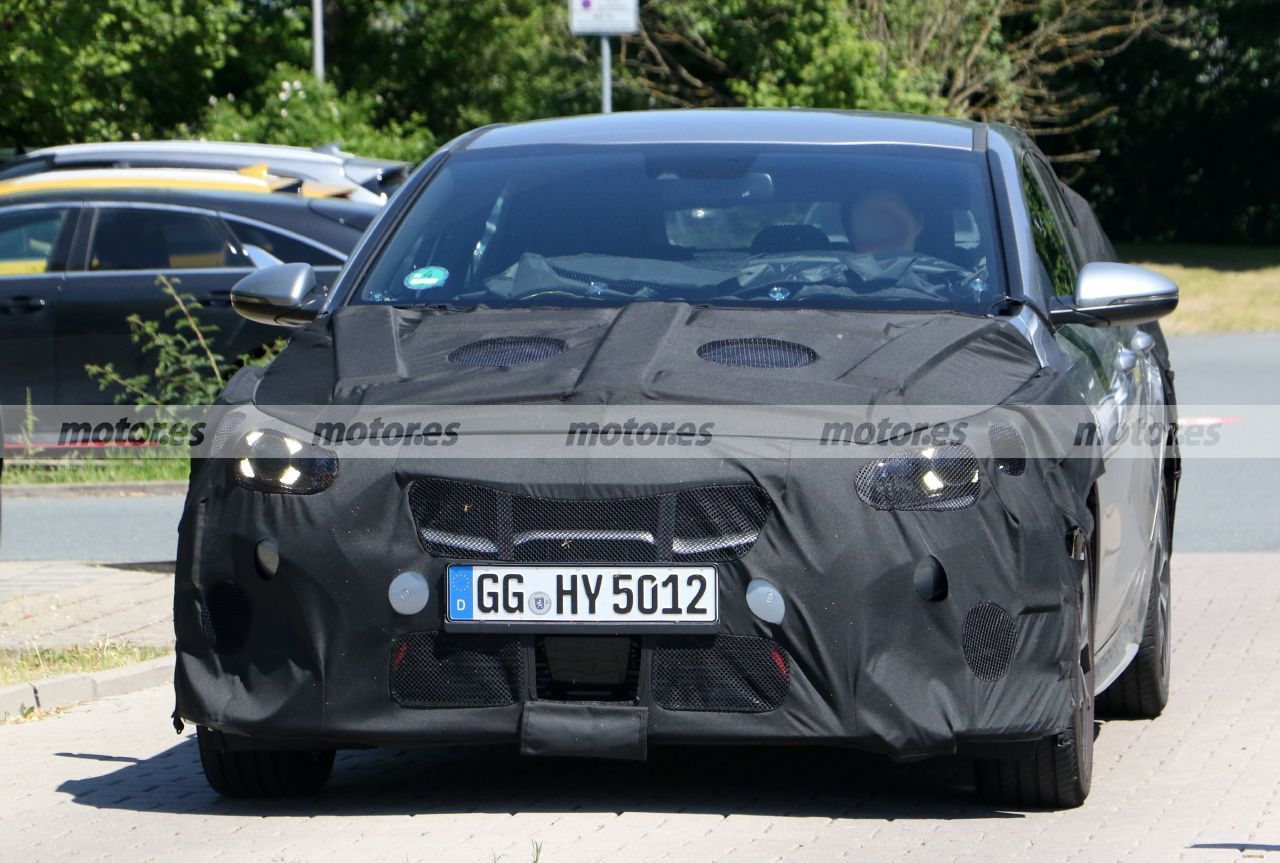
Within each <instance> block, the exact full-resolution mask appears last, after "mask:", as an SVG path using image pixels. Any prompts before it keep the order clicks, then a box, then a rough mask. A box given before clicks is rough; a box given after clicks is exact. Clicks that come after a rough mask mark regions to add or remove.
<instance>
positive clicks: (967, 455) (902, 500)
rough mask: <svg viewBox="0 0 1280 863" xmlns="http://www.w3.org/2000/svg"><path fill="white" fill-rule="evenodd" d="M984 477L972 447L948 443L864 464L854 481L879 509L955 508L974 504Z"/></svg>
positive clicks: (865, 499)
mask: <svg viewBox="0 0 1280 863" xmlns="http://www.w3.org/2000/svg"><path fill="white" fill-rule="evenodd" d="M981 476H982V473H981V470H980V469H979V466H978V457H977V456H976V455H974V452H973V450H972V449H970V448H969V447H967V446H964V445H963V444H948V445H946V446H934V447H927V448H925V449H922V450H918V451H916V452H912V453H909V454H904V455H896V456H890V457H889V458H884V459H880V460H879V461H875V462H872V463H871V464H868V465H863V467H862V468H861V469H860V470H859V471H858V473H857V475H856V476H855V477H854V481H853V484H854V488H856V489H857V491H858V497H860V498H862V501H863V502H864V503H867V504H869V505H871V506H873V507H875V508H876V509H886V510H953V509H964V508H965V507H968V506H973V504H974V501H976V500H977V499H978V492H979V491H981V489H982V485H981Z"/></svg>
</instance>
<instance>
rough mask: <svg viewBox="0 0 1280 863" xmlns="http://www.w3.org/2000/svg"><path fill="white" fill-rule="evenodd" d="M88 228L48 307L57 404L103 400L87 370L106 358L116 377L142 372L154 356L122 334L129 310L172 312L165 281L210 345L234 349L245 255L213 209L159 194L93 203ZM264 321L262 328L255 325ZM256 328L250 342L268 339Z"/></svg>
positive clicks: (161, 315) (149, 314)
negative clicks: (149, 199)
mask: <svg viewBox="0 0 1280 863" xmlns="http://www.w3.org/2000/svg"><path fill="white" fill-rule="evenodd" d="M86 216H87V219H88V221H89V227H88V229H87V231H82V232H81V233H82V235H83V239H82V241H81V242H80V244H79V245H80V248H79V250H78V252H77V254H76V256H75V257H76V260H75V265H74V266H73V267H71V268H70V269H69V271H68V272H67V274H66V279H65V283H64V286H63V291H62V297H61V299H60V301H59V304H58V310H57V315H56V332H55V347H56V350H57V353H58V373H57V397H58V400H59V401H60V402H61V403H65V404H102V403H109V402H111V401H113V400H114V398H115V396H116V391H108V392H103V391H102V390H101V389H100V388H99V386H98V384H96V383H95V382H94V381H93V380H92V379H91V378H90V377H89V375H88V374H87V373H86V371H85V366H86V365H89V364H95V365H105V364H106V363H111V364H112V365H113V367H114V368H115V370H116V371H117V372H118V373H119V374H120V375H121V376H123V377H126V378H127V377H130V376H132V375H136V374H139V373H142V372H148V373H149V372H151V371H152V369H153V363H154V358H153V357H152V356H150V355H149V354H145V353H143V352H142V351H140V350H139V348H138V346H137V345H135V344H134V342H133V340H132V338H131V329H130V326H129V323H128V318H129V316H130V315H134V314H136V315H138V316H140V317H141V318H142V319H144V320H157V321H164V322H166V328H168V329H172V327H173V326H174V325H175V324H176V323H177V321H178V319H179V318H178V314H177V311H176V305H175V303H174V302H173V300H172V298H171V297H170V296H169V295H168V294H167V293H166V292H165V290H164V283H165V282H166V281H167V282H168V283H169V284H171V285H172V286H173V287H174V289H175V290H176V291H177V292H178V293H179V294H180V295H182V296H184V297H191V298H194V299H195V300H196V302H197V303H198V304H199V306H200V308H199V309H198V310H196V311H195V312H194V315H195V318H196V320H197V321H198V323H199V325H200V327H201V330H202V332H203V334H204V335H205V337H206V339H207V340H208V342H209V344H210V347H211V348H212V349H213V350H214V351H215V352H217V353H219V354H220V355H221V356H222V357H223V358H224V359H234V358H235V357H236V356H238V354H239V353H240V352H242V351H240V350H239V348H240V346H241V345H242V344H244V342H243V339H241V334H242V331H243V330H245V329H246V328H247V327H248V326H249V325H248V322H247V321H244V320H243V319H242V318H240V317H239V316H238V315H236V314H235V313H234V311H233V310H232V309H231V302H230V298H231V287H232V285H234V284H235V283H236V282H237V281H239V280H240V279H241V278H243V277H244V276H246V275H248V274H249V273H250V272H253V270H254V269H255V267H254V265H253V263H252V262H251V261H250V260H249V258H248V256H247V255H245V253H244V251H243V250H242V249H241V248H240V247H239V245H238V244H237V243H236V242H235V241H234V239H233V238H232V237H231V235H230V234H229V233H228V231H227V229H226V227H225V225H223V224H222V222H221V220H220V219H219V217H218V216H217V214H216V213H212V212H209V211H205V210H201V209H197V208H190V207H179V206H169V205H161V204H141V203H139V204H131V203H116V202H111V203H95V204H93V205H91V206H90V208H89V212H88V213H87V214H86ZM262 329H264V330H265V329H266V328H262ZM267 340H268V339H267V337H266V336H265V335H264V336H262V337H260V340H259V342H258V344H262V343H263V342H265V341H267Z"/></svg>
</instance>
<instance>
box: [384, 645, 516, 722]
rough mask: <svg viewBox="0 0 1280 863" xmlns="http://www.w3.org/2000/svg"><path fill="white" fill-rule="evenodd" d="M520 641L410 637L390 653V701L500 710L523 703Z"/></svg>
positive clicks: (406, 705)
mask: <svg viewBox="0 0 1280 863" xmlns="http://www.w3.org/2000/svg"><path fill="white" fill-rule="evenodd" d="M523 679H524V659H523V655H522V653H521V649H520V642H519V640H518V639H515V638H507V637H504V636H494V635H449V634H447V633H443V632H411V633H409V634H408V635H404V636H402V637H401V638H400V639H399V640H397V641H396V643H395V644H394V645H393V646H392V648H391V698H392V699H393V700H394V701H395V702H396V703H397V704H399V705H401V706H402V707H501V706H505V705H508V704H515V703H516V701H518V700H519V699H520V692H521V682H522V680H523Z"/></svg>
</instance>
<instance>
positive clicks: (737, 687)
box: [175, 459, 1091, 758]
mask: <svg viewBox="0 0 1280 863" xmlns="http://www.w3.org/2000/svg"><path fill="white" fill-rule="evenodd" d="M858 466H859V464H858V463H857V462H856V461H854V460H850V459H842V460H838V461H836V460H832V461H827V460H819V459H794V460H778V461H769V462H766V461H756V462H752V463H751V464H750V465H738V466H734V465H728V466H726V463H725V462H721V461H718V460H717V461H711V460H707V461H684V462H679V461H675V462H669V463H665V464H663V465H658V466H655V463H654V462H652V461H644V462H627V461H623V460H612V461H609V462H592V461H590V460H578V461H576V462H572V463H568V462H566V463H564V464H556V463H554V462H538V463H525V462H511V461H508V462H505V463H504V462H502V461H501V460H495V461H489V462H484V463H473V462H465V461H461V460H457V461H442V462H439V463H435V464H430V465H424V464H420V463H416V462H413V461H409V460H406V461H403V462H400V463H396V464H394V466H393V464H392V463H390V462H387V461H382V460H351V461H349V462H344V463H343V465H342V473H341V474H340V476H339V477H338V479H337V481H336V483H335V484H334V486H333V487H332V488H330V489H328V490H327V491H325V492H323V493H321V494H317V495H314V496H307V497H299V496H288V495H267V494H259V493H255V492H250V491H246V490H244V489H242V488H239V487H238V486H237V485H236V484H235V483H234V481H233V480H232V479H231V477H230V471H229V466H228V465H227V464H226V463H215V462H210V463H208V464H206V465H205V467H204V469H203V470H202V471H200V473H199V474H198V475H197V476H196V477H195V479H194V481H193V484H192V489H191V493H190V496H189V498H188V502H187V507H186V511H185V513H184V517H183V521H182V527H181V531H180V545H179V567H178V573H177V580H176V597H175V626H176V631H177V645H178V664H177V676H176V689H177V703H178V715H179V716H181V717H183V718H185V719H187V720H189V721H192V722H195V723H198V724H201V725H205V726H209V727H212V728H216V729H219V730H221V731H224V732H227V733H229V734H238V735H247V736H249V737H252V738H254V739H256V740H261V741H264V742H265V741H273V740H274V741H282V742H284V741H288V742H290V743H297V742H314V743H317V744H325V745H336V746H343V745H375V746H384V745H385V746H412V745H423V744H432V743H447V742H499V741H517V740H521V735H522V730H523V729H526V728H527V727H528V726H529V725H530V716H532V715H535V714H537V709H536V708H529V705H539V704H544V703H550V702H563V701H564V698H563V693H555V692H552V691H551V690H550V689H549V688H548V687H546V686H544V685H543V684H544V683H545V681H544V680H541V679H540V676H539V675H540V673H541V674H543V675H545V671H546V669H545V661H544V660H543V659H540V648H541V647H542V646H541V645H540V640H539V638H538V637H536V636H534V635H532V634H518V635H514V636H510V637H501V636H499V637H497V641H498V642H499V643H496V644H495V643H492V640H493V639H494V638H495V637H494V636H477V635H468V634H460V633H446V632H444V626H443V614H444V613H443V608H442V597H443V596H444V595H445V591H444V589H443V588H444V573H445V568H446V567H447V565H448V564H449V563H453V562H458V559H457V558H448V557H436V556H433V555H431V554H429V553H428V552H427V550H426V548H425V547H424V544H423V543H422V542H421V541H420V539H419V536H418V534H417V532H416V530H415V522H414V518H413V515H412V512H411V504H410V500H409V494H408V487H409V484H410V483H411V482H412V481H413V480H414V479H415V478H418V477H422V476H428V475H430V476H443V477H446V478H448V477H452V478H457V479H465V480H467V481H469V482H473V483H477V484H489V485H494V486H500V487H504V488H508V489H512V488H514V489H519V490H521V491H522V492H527V493H531V494H538V495H542V496H546V497H550V498H555V497H557V496H558V497H571V496H574V495H581V494H583V493H584V489H585V490H586V492H587V493H589V494H592V495H595V496H599V497H605V498H607V497H608V496H610V495H617V494H623V493H625V494H627V495H639V494H647V493H662V492H669V491H672V490H675V489H680V488H688V487H695V486H698V485H706V484H713V483H751V484H754V485H756V486H758V487H760V488H761V489H763V490H764V491H765V492H766V493H767V495H768V496H769V499H770V500H771V501H772V506H773V510H772V513H771V514H770V516H769V518H768V520H767V522H766V523H765V525H764V528H763V530H762V531H761V533H760V535H759V538H758V539H757V540H756V542H755V543H754V546H753V547H752V548H751V550H750V551H749V552H747V553H746V554H744V555H742V556H741V557H738V558H731V559H727V560H722V561H719V562H717V563H716V566H717V567H718V569H719V573H720V597H719V603H720V614H721V626H720V636H719V637H718V639H717V638H714V637H713V638H701V637H694V636H689V637H683V638H675V637H666V636H649V635H646V636H637V637H635V639H634V648H635V658H634V664H635V667H634V669H629V670H628V675H634V680H633V681H632V683H633V688H632V689H630V690H628V691H627V692H626V693H625V695H624V696H621V697H620V698H621V700H619V701H616V702H614V704H613V706H615V707H618V708H619V709H620V711H628V713H627V715H628V716H629V717H631V718H630V719H627V720H626V721H627V722H631V721H636V722H639V723H640V725H641V731H640V734H641V736H642V738H643V739H644V740H646V741H647V742H648V743H692V742H702V743H752V742H755V743H783V742H819V743H831V744H840V745H848V746H854V747H858V748H862V749H867V750H873V751H879V752H883V753H886V754H889V755H891V756H894V757H898V758H914V757H921V756H927V755H935V754H945V753H950V752H954V751H955V750H956V749H957V748H958V747H961V746H963V745H964V744H965V743H966V742H970V741H973V742H991V741H1004V740H1027V739H1032V738H1039V737H1043V736H1046V735H1049V734H1053V733H1056V732H1057V731H1058V730H1060V729H1061V728H1063V727H1065V726H1066V725H1067V722H1068V718H1069V716H1070V714H1071V711H1072V710H1073V708H1074V705H1075V704H1076V703H1077V701H1078V699H1079V698H1080V692H1079V688H1080V684H1079V680H1078V678H1079V675H1078V673H1077V666H1076V656H1075V649H1074V647H1073V645H1074V643H1075V637H1076V635H1075V632H1074V627H1075V624H1074V621H1075V620H1076V619H1077V615H1076V611H1075V602H1076V599H1075V597H1076V584H1077V579H1078V578H1079V575H1080V570H1079V567H1080V564H1079V563H1078V562H1077V561H1075V560H1073V559H1072V558H1071V556H1070V554H1069V550H1068V543H1067V540H1066V538H1067V536H1068V534H1069V533H1070V532H1071V531H1072V530H1073V529H1074V528H1076V527H1083V528H1085V529H1086V530H1087V529H1089V528H1090V526H1089V525H1082V524H1080V520H1081V518H1082V516H1081V515H1080V514H1079V513H1080V510H1075V509H1073V508H1071V507H1063V506H1061V505H1059V504H1057V503H1055V502H1054V497H1053V496H1052V495H1050V494H1048V493H1047V491H1046V489H1048V488H1049V487H1050V486H1052V487H1054V488H1055V489H1057V496H1058V497H1059V498H1061V497H1062V494H1061V489H1062V488H1063V487H1064V483H1065V484H1068V485H1069V484H1070V483H1076V482H1078V480H1079V479H1080V478H1078V477H1074V478H1073V477H1069V476H1068V477H1064V476H1063V475H1061V471H1062V470H1064V468H1063V467H1062V466H1061V465H1057V464H1051V463H1047V462H1032V463H1030V464H1029V465H1028V469H1027V471H1026V473H1025V474H1023V475H1020V476H1008V475H1004V474H1002V473H1001V472H999V471H997V470H995V469H994V467H992V466H990V465H988V466H987V468H988V469H987V470H986V477H987V479H988V481H987V482H986V484H985V485H984V488H983V491H982V494H981V495H980V497H979V499H978V501H977V503H976V504H975V505H973V506H971V507H969V508H966V509H961V510H957V511H953V512H886V511H878V510H874V509H872V508H870V507H868V506H866V505H865V504H863V503H862V502H861V501H860V500H859V498H858V496H857V495H856V494H855V492H854V489H853V483H852V482H851V481H850V480H851V477H852V472H853V471H855V470H856V469H857V467H858ZM1089 479H1091V478H1089ZM1079 498H1080V500H1083V498H1084V491H1083V490H1081V491H1080V493H1079ZM263 539H272V540H274V541H275V542H276V543H277V544H278V547H279V552H280V566H279V569H278V571H277V572H276V573H275V574H274V575H273V576H272V577H270V578H264V577H263V576H262V575H261V574H260V572H259V568H258V565H257V564H256V563H255V548H256V547H257V544H258V543H259V542H260V541H261V540H263ZM407 570H416V571H420V572H422V573H424V574H425V575H426V577H427V580H428V583H429V585H430V589H431V596H430V600H429V602H428V605H427V606H426V608H425V609H424V610H423V611H422V612H420V613H418V614H416V615H413V616H407V617H406V616H402V615H399V614H397V613H396V612H395V611H394V610H393V609H392V608H391V606H390V604H389V602H388V600H387V586H388V584H389V583H390V581H391V579H393V578H394V577H395V576H396V575H397V574H398V573H400V572H404V571H407ZM939 570H940V571H941V572H942V573H944V574H945V582H944V584H945V596H938V595H937V594H938V591H937V589H936V588H937V584H936V580H937V576H936V572H937V571H939ZM922 572H923V573H926V575H928V578H927V579H926V580H929V581H930V584H929V585H928V589H926V586H924V585H922V584H921V583H920V582H921V580H922V579H921V573H922ZM758 577H762V578H767V579H768V580H769V581H771V582H772V583H773V584H775V585H777V586H778V587H779V588H780V589H781V591H782V593H783V594H784V596H785V598H786V603H787V612H786V616H785V618H784V619H783V621H782V623H781V624H779V625H771V624H767V623H765V622H763V621H761V620H760V619H759V618H757V617H756V616H755V615H753V614H752V613H751V611H750V610H749V608H748V607H747V603H746V599H745V590H746V587H747V584H748V583H749V582H750V580H751V579H752V578H758ZM484 638H489V639H490V642H487V643H485V644H483V645H482V644H480V643H479V642H477V641H476V639H484ZM468 639H470V641H468ZM406 645H407V646H406ZM442 645H443V646H442ZM481 648H483V649H481ZM700 651H703V652H700ZM544 652H545V651H544ZM739 654H740V655H739ZM462 655H465V656H467V657H470V658H469V659H467V660H466V661H464V662H462V663H461V664H457V663H455V665H454V667H453V669H452V671H450V672H449V673H452V674H455V675H456V676H457V677H458V681H460V682H459V683H458V685H459V686H461V687H462V689H464V690H465V689H466V686H465V685H464V682H465V681H466V680H467V679H473V678H475V676H476V675H478V674H480V675H483V674H492V673H495V672H494V671H493V669H494V667H497V668H498V671H497V672H496V674H497V675H498V677H499V678H501V680H502V685H505V686H506V687H507V688H508V689H507V691H508V692H509V696H508V697H506V699H505V700H506V703H497V702H495V701H493V700H491V701H489V702H487V704H488V706H457V704H458V703H459V700H458V699H454V700H453V701H451V700H450V699H449V698H447V697H441V698H439V699H434V696H433V697H431V698H426V699H423V698H407V699H406V698H405V697H403V692H404V691H405V688H406V684H405V683H404V680H405V671H404V664H405V662H415V663H418V664H421V665H422V666H423V667H424V668H425V669H426V670H424V671H423V672H422V673H423V674H436V675H439V674H441V673H444V672H441V670H440V668H441V667H442V657H443V659H444V660H448V659H450V658H456V657H457V656H462ZM397 656H398V657H399V659H398V660H397ZM477 657H479V658H478V659H477ZM486 657H488V658H486ZM432 662H434V663H435V666H434V670H432V665H431V664H432ZM540 662H541V663H542V665H540ZM468 663H470V664H468ZM476 663H479V664H476ZM495 663H496V666H495ZM504 663H505V664H504ZM709 663H710V665H709ZM716 663H718V665H717V664H716ZM445 664H447V663H445ZM713 666H714V667H713ZM690 668H693V669H695V670H696V669H699V668H703V669H707V668H710V669H711V671H707V672H706V674H704V676H703V677H701V678H699V677H698V676H697V675H696V674H695V676H694V677H693V678H692V680H693V683H692V684H691V683H690V682H689V681H688V680H686V681H684V683H683V684H682V685H675V684H673V682H672V680H671V679H670V678H671V675H673V674H681V673H687V672H688V669H690ZM486 669H487V670H486ZM725 669H727V670H725ZM725 674H727V675H729V678H730V680H729V684H727V689H726V690H725V691H726V692H728V691H738V693H739V695H740V696H741V697H740V698H739V700H737V701H734V700H733V698H731V697H729V696H725V697H724V699H722V700H720V701H715V700H714V699H711V700H710V702H709V703H710V704H711V707H712V708H713V709H701V708H705V707H707V706H708V703H702V704H699V703H697V702H696V701H695V702H689V700H688V698H687V697H686V698H685V699H684V701H681V700H680V699H679V698H677V699H674V700H673V698H672V697H671V693H672V692H673V691H674V692H677V693H678V692H684V693H686V695H687V693H689V692H691V691H697V689H698V685H697V683H698V681H699V680H701V681H703V682H704V683H705V682H706V681H709V680H711V679H712V678H713V677H714V678H716V679H721V678H723V677H724V675H725ZM398 680H399V683H397V681H398ZM437 682H438V681H437ZM446 682H447V681H446ZM722 682H723V681H722ZM397 687H398V688H397ZM673 687H674V688H673ZM682 687H683V688H682ZM473 688H474V687H473ZM498 688H499V689H501V686H499V687H498ZM704 688H705V687H704ZM444 691H446V692H448V691H450V690H448V689H447V687H446V689H445V690H444ZM468 691H470V690H468ZM744 692H745V694H743V693H744ZM433 699H434V700H433ZM462 702H463V703H468V704H474V703H475V702H474V700H472V701H467V700H466V699H462ZM726 705H728V706H730V707H732V708H733V709H723V708H724V707H725V706H726ZM608 707H609V705H604V708H605V709H607V708H608ZM636 708H644V709H643V710H641V711H638V712H637V711H636V710H635V709H636ZM691 708H692V709H691ZM568 715H569V717H570V718H569V719H568V720H566V722H567V723H568V725H567V727H568V729H569V730H568V731H566V732H565V733H566V734H567V735H570V736H572V734H578V735H579V737H582V736H583V735H586V736H585V738H583V739H584V740H585V742H584V743H583V746H582V750H583V752H585V753H589V754H590V753H596V750H594V749H593V748H592V747H591V745H590V728H591V727H592V726H591V725H590V722H589V721H588V720H587V719H583V720H582V722H581V723H580V724H579V725H578V726H575V725H574V722H575V720H573V719H572V716H573V715H575V714H573V713H572V712H570V713H569V714H568ZM637 717H638V718H637ZM539 727H545V723H539ZM555 727H566V726H564V723H561V724H560V725H557V726H555ZM597 727H598V726H597ZM575 729H576V730H575ZM527 744H528V741H527V739H526V747H525V748H526V751H534V749H535V748H536V747H534V748H531V747H530V746H528V745H527ZM596 754H598V753H596Z"/></svg>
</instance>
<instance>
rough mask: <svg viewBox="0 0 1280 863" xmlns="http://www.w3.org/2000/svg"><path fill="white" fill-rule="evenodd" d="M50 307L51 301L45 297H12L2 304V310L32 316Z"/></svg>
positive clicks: (0, 307) (0, 303)
mask: <svg viewBox="0 0 1280 863" xmlns="http://www.w3.org/2000/svg"><path fill="white" fill-rule="evenodd" d="M48 305H49V301H48V300H46V299H45V298H44V297H10V298H9V299H7V300H4V301H2V302H0V309H5V310H7V311H14V312H18V313H20V314H30V313H32V312H38V311H40V310H41V309H43V308H45V307H46V306H48Z"/></svg>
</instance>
